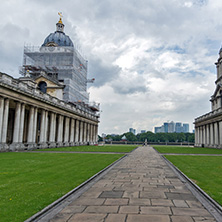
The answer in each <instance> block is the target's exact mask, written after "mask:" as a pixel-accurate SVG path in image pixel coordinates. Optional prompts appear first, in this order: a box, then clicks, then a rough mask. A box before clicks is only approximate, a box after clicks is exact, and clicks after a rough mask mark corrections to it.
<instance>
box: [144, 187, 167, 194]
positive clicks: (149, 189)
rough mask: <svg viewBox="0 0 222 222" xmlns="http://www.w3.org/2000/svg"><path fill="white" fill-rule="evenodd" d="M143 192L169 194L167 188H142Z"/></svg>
mask: <svg viewBox="0 0 222 222" xmlns="http://www.w3.org/2000/svg"><path fill="white" fill-rule="evenodd" d="M143 191H149V192H152V193H153V192H162V193H164V192H169V189H167V188H157V187H144V188H143Z"/></svg>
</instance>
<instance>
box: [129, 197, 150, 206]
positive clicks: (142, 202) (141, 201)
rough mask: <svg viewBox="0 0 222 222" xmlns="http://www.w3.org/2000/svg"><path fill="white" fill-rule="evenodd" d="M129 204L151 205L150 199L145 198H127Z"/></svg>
mask: <svg viewBox="0 0 222 222" xmlns="http://www.w3.org/2000/svg"><path fill="white" fill-rule="evenodd" d="M129 205H137V206H149V205H151V201H150V199H145V198H143V199H142V198H131V199H129Z"/></svg>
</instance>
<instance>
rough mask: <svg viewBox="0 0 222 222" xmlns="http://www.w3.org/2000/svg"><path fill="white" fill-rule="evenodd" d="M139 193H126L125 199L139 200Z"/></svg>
mask: <svg viewBox="0 0 222 222" xmlns="http://www.w3.org/2000/svg"><path fill="white" fill-rule="evenodd" d="M138 197H139V191H125V192H124V194H123V198H138Z"/></svg>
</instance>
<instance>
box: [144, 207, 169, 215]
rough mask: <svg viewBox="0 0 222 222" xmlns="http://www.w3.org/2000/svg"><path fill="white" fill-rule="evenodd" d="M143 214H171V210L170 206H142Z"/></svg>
mask: <svg viewBox="0 0 222 222" xmlns="http://www.w3.org/2000/svg"><path fill="white" fill-rule="evenodd" d="M140 213H141V214H150V215H152V214H153V215H161V214H166V215H171V214H172V213H171V210H170V208H169V207H141V212H140Z"/></svg>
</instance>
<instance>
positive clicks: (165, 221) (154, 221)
mask: <svg viewBox="0 0 222 222" xmlns="http://www.w3.org/2000/svg"><path fill="white" fill-rule="evenodd" d="M126 222H170V218H169V216H165V215H128V217H127V220H126Z"/></svg>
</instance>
